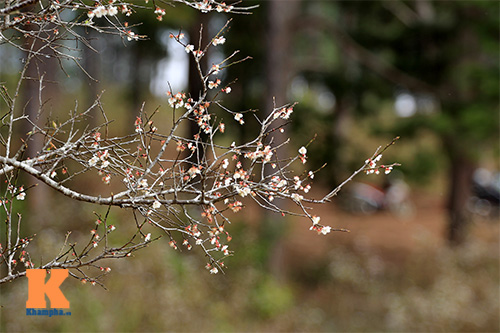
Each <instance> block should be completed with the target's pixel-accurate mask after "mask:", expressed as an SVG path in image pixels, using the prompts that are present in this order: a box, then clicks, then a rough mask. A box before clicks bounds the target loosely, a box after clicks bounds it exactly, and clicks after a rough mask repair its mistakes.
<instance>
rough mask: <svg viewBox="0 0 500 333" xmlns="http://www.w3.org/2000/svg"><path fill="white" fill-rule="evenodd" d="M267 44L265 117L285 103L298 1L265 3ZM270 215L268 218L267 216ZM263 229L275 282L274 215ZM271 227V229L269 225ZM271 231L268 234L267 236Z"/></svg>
mask: <svg viewBox="0 0 500 333" xmlns="http://www.w3.org/2000/svg"><path fill="white" fill-rule="evenodd" d="M267 6H268V8H267V20H268V23H267V24H268V29H267V30H266V31H267V43H266V69H265V70H266V92H267V93H266V94H264V98H265V101H264V108H265V109H264V114H265V116H267V115H269V114H270V113H271V112H272V111H273V108H274V107H275V106H276V107H279V106H282V105H283V104H285V103H286V102H287V88H288V82H289V81H290V79H291V77H292V75H291V65H292V63H291V60H292V57H291V49H292V48H291V44H292V43H291V42H292V33H293V30H292V29H291V23H292V22H293V19H294V18H295V16H296V14H297V10H298V9H299V6H300V1H281V0H270V1H269V2H268V3H267ZM273 136H274V142H275V143H278V142H284V141H285V140H286V135H285V134H281V133H280V132H279V131H276V132H275V134H273ZM283 149H285V147H284V148H282V149H281V151H278V152H276V156H277V158H278V159H281V158H283V157H284V156H285V155H286V154H285V151H283ZM270 214H272V216H271V215H270ZM266 215H267V216H266V217H265V218H264V219H265V221H264V225H263V228H264V229H267V230H266V231H263V232H264V235H267V236H268V237H271V239H270V241H271V244H272V245H271V249H270V256H269V262H268V265H269V269H270V271H271V273H272V274H273V275H274V276H275V277H276V278H278V279H284V277H285V267H284V258H283V257H284V249H283V248H284V244H283V241H282V234H283V223H284V221H282V220H281V219H276V214H275V213H269V212H266ZM270 224H272V225H270ZM270 231H271V232H270Z"/></svg>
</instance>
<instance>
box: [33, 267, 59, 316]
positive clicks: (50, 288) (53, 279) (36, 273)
mask: <svg viewBox="0 0 500 333" xmlns="http://www.w3.org/2000/svg"><path fill="white" fill-rule="evenodd" d="M46 275H47V272H46V271H45V269H27V270H26V276H27V277H28V301H27V302H26V308H32V309H42V308H46V307H47V303H46V302H45V294H47V296H48V297H49V299H50V307H51V308H53V309H54V308H56V309H69V301H68V300H67V299H66V297H64V295H63V293H62V292H61V289H59V287H60V286H61V284H62V283H63V282H64V280H65V279H66V278H67V277H68V270H67V269H52V270H51V271H50V279H49V281H47V283H45V276H46Z"/></svg>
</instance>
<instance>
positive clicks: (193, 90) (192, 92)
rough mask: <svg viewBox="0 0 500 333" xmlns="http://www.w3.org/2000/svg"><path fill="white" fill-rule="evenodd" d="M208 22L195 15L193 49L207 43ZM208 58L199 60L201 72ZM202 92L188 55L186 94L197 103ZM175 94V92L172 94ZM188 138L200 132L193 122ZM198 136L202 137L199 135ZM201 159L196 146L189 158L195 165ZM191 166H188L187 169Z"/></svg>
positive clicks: (201, 153) (191, 35) (192, 59)
mask: <svg viewBox="0 0 500 333" xmlns="http://www.w3.org/2000/svg"><path fill="white" fill-rule="evenodd" d="M209 22H210V16H209V15H207V14H203V13H201V12H197V13H196V19H195V20H194V22H193V24H191V27H190V29H189V42H190V44H192V45H194V47H195V49H198V47H200V48H203V47H204V46H205V45H206V44H207V43H208V42H209V41H210V36H209V32H208V24H209ZM200 27H203V28H202V30H201V34H202V35H201V41H202V45H198V41H199V40H200ZM208 58H209V57H208V56H205V57H202V58H201V60H200V66H201V69H202V70H203V71H206V70H207V68H208ZM202 91H203V84H202V82H201V78H200V73H199V72H198V66H197V64H196V61H195V60H194V57H192V56H191V55H189V73H188V93H189V96H191V98H193V100H195V101H197V100H198V99H199V97H200V94H201V93H202ZM174 93H175V92H174ZM189 132H190V133H189V135H188V137H189V138H193V137H194V136H195V135H196V134H198V133H199V132H200V126H198V124H197V123H195V122H194V121H191V122H190V123H189ZM200 135H203V134H202V133H200ZM202 158H203V147H202V146H201V145H198V147H197V149H196V154H194V155H193V156H192V158H191V161H190V162H192V163H197V161H198V159H202ZM189 167H191V165H189V166H188V168H189Z"/></svg>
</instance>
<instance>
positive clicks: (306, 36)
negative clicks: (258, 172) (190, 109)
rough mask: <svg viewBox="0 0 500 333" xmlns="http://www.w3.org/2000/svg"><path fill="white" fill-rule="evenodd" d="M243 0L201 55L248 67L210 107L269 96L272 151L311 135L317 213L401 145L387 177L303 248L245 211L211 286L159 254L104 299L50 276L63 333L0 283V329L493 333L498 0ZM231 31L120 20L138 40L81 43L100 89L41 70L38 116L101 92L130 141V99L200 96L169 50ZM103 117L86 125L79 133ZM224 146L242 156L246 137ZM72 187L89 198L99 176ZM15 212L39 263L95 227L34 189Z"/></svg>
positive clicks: (359, 189) (175, 256) (162, 250)
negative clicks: (283, 118) (278, 123)
mask: <svg viewBox="0 0 500 333" xmlns="http://www.w3.org/2000/svg"><path fill="white" fill-rule="evenodd" d="M243 3H244V4H248V5H252V4H258V5H259V7H258V8H257V9H255V10H253V13H252V14H251V15H241V16H231V18H232V19H233V20H232V22H231V24H230V30H229V32H228V33H227V34H226V38H227V42H226V43H225V44H224V45H223V47H222V49H223V50H224V52H226V53H225V54H223V53H215V52H213V53H212V54H210V57H209V60H208V62H209V63H207V66H208V65H211V63H210V62H216V61H217V59H221V58H222V57H224V56H227V55H229V54H230V53H231V52H232V51H233V50H235V49H237V50H240V51H241V54H242V55H243V56H247V55H249V56H251V57H252V58H253V59H251V60H248V61H245V62H243V63H241V64H238V65H236V66H232V67H230V68H228V70H227V71H226V72H225V80H226V82H231V81H233V80H235V79H237V81H236V83H235V84H233V85H232V88H233V90H232V92H231V94H229V95H228V96H227V97H225V104H226V105H227V106H228V107H229V108H231V109H233V110H246V109H250V108H251V109H259V110H260V111H259V112H260V113H261V114H262V115H263V114H265V113H266V112H269V111H270V110H271V109H272V107H273V98H274V99H275V103H276V105H278V106H279V105H283V104H286V103H292V102H298V104H297V106H296V107H295V112H294V114H293V116H292V120H293V123H292V125H291V126H292V133H293V134H292V137H293V141H292V144H294V145H296V146H293V147H290V149H293V150H296V149H297V148H298V147H300V146H301V145H303V144H305V143H307V142H308V141H309V140H310V139H311V138H313V137H315V141H314V142H313V144H312V145H310V146H309V148H308V150H309V153H308V155H309V156H310V159H309V161H308V163H312V164H313V165H314V167H312V168H311V169H313V170H314V169H316V168H319V167H321V166H322V165H323V163H325V162H327V163H328V164H327V166H326V167H325V169H324V170H323V171H321V172H320V173H319V174H318V175H317V177H316V179H315V180H316V181H317V183H316V191H317V192H318V195H317V196H318V197H320V196H322V195H324V194H325V193H327V192H328V191H329V190H331V189H332V188H333V187H335V186H336V185H338V184H339V183H340V182H341V181H342V180H344V179H345V178H346V177H348V176H349V175H350V174H351V173H352V171H354V170H355V169H357V168H359V166H361V165H362V163H363V162H364V160H365V159H366V158H367V157H369V156H370V155H371V154H372V153H373V151H374V150H375V149H376V147H377V146H379V145H384V144H386V143H388V142H390V141H391V140H392V138H393V137H395V136H401V139H400V140H399V141H398V143H397V145H395V146H394V147H392V148H391V149H390V150H389V151H388V152H387V154H386V156H384V160H386V161H397V162H399V163H401V164H402V166H401V167H400V168H398V170H397V171H395V172H393V173H391V174H390V175H388V176H385V175H384V176H374V175H370V176H366V175H362V176H359V177H358V178H356V179H355V181H354V182H352V183H351V184H350V186H349V187H347V188H346V189H345V191H343V193H342V194H341V195H340V196H339V197H338V198H334V200H333V202H332V203H331V204H328V205H324V206H320V207H317V208H316V209H317V214H318V215H320V216H321V217H322V221H323V220H324V221H325V224H327V225H332V226H336V227H346V228H349V229H350V230H351V233H350V234H345V233H339V234H332V235H328V236H325V237H323V236H321V237H320V236H317V235H316V234H315V233H313V232H310V231H308V227H309V226H308V225H306V224H304V223H303V222H304V221H300V220H294V219H293V218H287V219H286V221H285V220H284V219H282V218H281V216H275V215H270V214H267V213H265V212H262V211H259V209H258V208H257V207H251V206H250V207H247V210H246V213H245V214H243V215H242V216H240V217H239V218H238V220H237V222H236V223H234V224H233V225H232V226H231V231H232V234H233V238H234V241H233V243H234V244H232V247H233V248H234V250H235V251H236V252H235V256H234V257H232V258H230V259H229V260H227V262H226V264H227V265H228V269H227V271H226V274H225V275H217V276H210V275H209V274H208V271H207V272H205V270H204V269H203V265H204V259H203V257H202V256H201V255H199V254H197V253H196V252H195V253H185V252H183V253H178V252H175V251H173V250H172V249H171V248H170V247H169V246H168V244H167V242H165V241H162V240H160V241H159V242H156V243H153V244H152V245H151V246H150V247H149V248H147V249H145V250H143V251H140V252H138V253H137V254H136V255H135V256H134V258H131V259H129V260H127V261H118V262H110V263H109V265H110V267H111V268H112V272H111V274H110V275H109V276H108V277H107V279H106V281H105V282H106V286H107V288H108V291H104V290H103V289H102V288H100V287H92V286H90V285H81V284H80V283H79V282H78V281H76V280H74V279H68V280H67V281H66V282H65V284H64V286H63V288H62V289H63V292H64V293H65V295H66V297H67V298H68V299H69V300H70V302H71V311H72V316H71V317H66V318H41V317H27V316H25V313H24V309H25V301H26V299H27V281H26V280H19V281H16V282H15V283H13V284H11V285H7V286H4V285H3V286H2V287H1V288H2V289H1V303H2V304H1V305H2V306H3V307H2V309H1V310H0V316H1V326H0V328H1V330H2V331H6V332H13V331H33V330H36V331H40V330H47V331H49V330H50V331H67V330H70V331H75V330H76V331H139V330H141V331H167V330H168V331H170V330H175V331H195V330H196V331H438V330H439V331H448V332H451V331H464V332H465V331H467V332H473V331H476V332H479V331H481V332H493V331H495V332H497V331H498V330H499V329H500V327H499V325H500V324H499V320H500V318H499V297H500V292H499V250H500V249H499V223H498V222H499V221H498V218H499V215H498V188H499V186H500V179H499V174H498V172H499V170H500V165H499V155H500V150H499V122H500V120H499V73H500V72H499V56H500V54H499V33H500V28H499V27H500V22H499V17H500V4H499V2H498V1H430V0H421V1H315V0H308V1H299V0H297V1H284V0H283V1H275V0H268V1H261V2H259V1H244V2H243ZM229 18H230V17H229V16H225V15H223V14H219V13H213V14H202V13H198V12H196V11H194V10H191V9H189V8H185V7H183V6H177V7H175V8H173V7H172V8H170V7H169V8H167V14H166V16H165V17H164V21H163V22H158V21H156V20H155V19H154V17H152V16H151V15H147V16H146V15H145V16H137V17H135V20H137V22H139V21H140V22H142V24H141V25H139V26H138V27H137V30H138V33H139V34H146V35H148V36H149V39H148V40H146V41H139V42H133V43H126V45H123V42H122V41H121V40H119V39H116V38H113V37H112V36H103V35H101V36H97V35H94V34H95V32H90V31H89V35H88V37H89V39H90V40H91V44H92V46H93V47H94V48H95V49H97V50H98V51H99V53H94V52H92V51H91V50H89V49H86V50H85V51H84V52H83V53H82V54H81V56H82V58H83V64H84V67H85V70H86V71H87V72H88V73H90V74H91V75H92V76H93V77H95V78H96V79H97V80H98V82H96V81H93V80H90V79H89V78H88V77H86V76H85V74H84V73H83V72H82V71H81V70H80V69H79V68H77V67H76V66H72V65H71V64H65V68H66V70H67V72H68V74H69V76H66V74H65V73H63V72H62V71H60V69H59V64H58V63H57V62H50V61H45V62H43V64H42V67H43V69H44V70H45V71H46V73H47V75H48V76H49V77H52V79H53V80H54V81H59V82H61V83H60V84H54V85H49V86H48V89H47V98H49V101H48V103H47V105H48V109H49V110H50V113H51V116H52V117H53V118H57V117H64V116H65V115H66V114H67V112H68V111H69V110H71V109H73V108H74V104H75V100H79V104H80V105H82V107H85V106H87V105H90V104H91V103H92V102H93V101H94V99H95V96H96V95H97V94H100V93H101V91H103V90H105V93H104V95H103V106H104V108H105V110H106V112H107V116H108V118H109V119H114V124H113V126H114V131H116V133H117V134H123V133H127V132H130V131H132V130H133V122H134V120H135V117H136V116H137V115H138V112H139V109H140V107H141V104H142V103H143V101H145V103H146V104H145V108H146V109H147V110H149V111H152V110H154V109H155V108H156V107H157V106H158V105H163V107H164V108H167V109H168V103H167V101H166V99H167V95H166V91H167V90H169V84H170V86H171V87H172V90H173V91H174V92H176V91H180V90H183V91H186V92H196V91H198V89H199V88H198V87H197V86H196V83H195V80H192V79H191V77H192V75H193V71H192V69H191V67H192V65H193V64H190V62H189V58H188V56H187V54H186V53H185V52H184V50H183V48H182V47H179V46H178V45H176V43H175V42H174V41H173V40H172V39H169V37H168V36H169V34H170V33H178V31H179V27H182V31H183V32H184V33H185V34H186V36H187V38H188V39H190V40H192V41H197V40H198V37H199V32H200V24H203V26H204V27H205V29H203V34H204V36H203V38H204V40H205V41H208V40H209V38H211V36H213V35H215V33H217V31H218V30H219V29H220V28H221V27H222V26H223V25H224V23H225V22H226V21H227V20H228V19H229ZM130 23H131V24H133V23H134V22H130ZM218 50H219V49H218ZM20 58H22V54H20V53H19V51H17V50H15V49H11V48H9V47H8V46H6V45H1V47H0V75H1V78H0V81H2V82H4V83H6V84H12V83H13V82H14V80H15V78H16V76H17V73H18V71H19V70H20V66H21V64H20ZM210 59H212V60H210ZM30 89H33V87H30V86H29V85H26V87H25V88H24V93H25V94H26V97H25V98H26V101H29V100H30ZM35 89H36V88H35ZM29 105H30V103H28V102H27V112H29V108H30V106H29ZM163 116H164V117H165V119H169V114H168V112H165V114H164V115H163ZM102 120H103V119H101V118H100V116H99V114H98V113H96V115H95V117H94V118H93V119H91V121H92V122H94V124H95V125H96V124H99V123H100V122H102ZM157 122H158V120H157ZM249 122H250V125H251V121H250V119H249ZM242 128H243V127H242ZM227 130H228V133H229V134H230V135H231V136H233V137H234V138H235V139H242V138H245V137H248V136H249V135H250V133H249V131H250V130H251V126H250V129H249V128H248V127H244V131H242V130H241V128H231V127H230V128H228V129H227ZM120 131H121V132H120ZM289 133H290V131H289ZM20 136H21V137H22V134H20ZM34 149H36V147H35V148H34ZM29 181H33V180H29V179H26V182H29ZM319 184H321V186H320V187H318V185H319ZM2 186H4V185H3V181H2ZM77 186H80V187H81V188H86V187H94V186H95V187H99V186H103V187H104V185H102V184H101V183H100V182H99V180H98V179H95V180H92V179H89V181H88V182H85V184H77ZM495 190H496V191H497V192H495ZM481 191H482V192H481ZM485 192H486V194H485ZM495 194H496V199H495ZM495 200H496V201H495ZM21 204H22V205H23V206H22V207H20V208H21V210H22V212H23V219H24V220H25V221H26V222H25V224H24V227H25V228H26V233H27V234H33V233H36V234H37V239H36V240H35V242H34V243H33V244H32V245H30V246H34V247H37V248H38V249H39V252H40V253H48V255H47V257H50V254H52V253H57V251H58V250H59V248H55V247H56V245H57V246H60V244H61V243H62V242H63V241H64V236H65V233H66V232H67V231H68V230H75V231H74V232H73V236H74V237H76V238H77V239H78V237H81V239H82V241H84V240H83V239H87V238H85V237H87V234H88V230H89V229H92V226H93V225H94V220H95V216H94V215H93V214H92V212H93V211H94V210H95V211H97V212H99V213H101V214H102V213H104V211H100V210H99V209H100V208H99V207H94V206H91V205H89V204H82V203H79V202H72V201H71V200H69V199H66V198H64V197H62V196H61V195H60V194H58V193H54V191H50V190H48V189H46V188H44V187H43V186H38V187H37V188H35V189H33V190H32V191H30V193H29V195H28V196H27V200H26V201H25V202H21ZM110 216H111V219H112V221H111V222H110V223H112V224H115V225H117V226H118V228H119V229H118V230H127V226H128V225H130V227H131V228H133V224H134V221H133V219H132V218H131V216H130V215H128V214H125V213H124V212H122V211H120V210H112V211H111V215H110ZM2 219H3V218H2ZM282 230H285V232H284V233H283V232H282ZM115 237H120V236H119V234H117V235H115ZM55 244H56V245H55ZM32 251H33V250H32ZM33 253H34V251H33ZM33 259H34V260H35V262H36V260H37V259H38V260H41V259H43V258H37V259H35V258H33Z"/></svg>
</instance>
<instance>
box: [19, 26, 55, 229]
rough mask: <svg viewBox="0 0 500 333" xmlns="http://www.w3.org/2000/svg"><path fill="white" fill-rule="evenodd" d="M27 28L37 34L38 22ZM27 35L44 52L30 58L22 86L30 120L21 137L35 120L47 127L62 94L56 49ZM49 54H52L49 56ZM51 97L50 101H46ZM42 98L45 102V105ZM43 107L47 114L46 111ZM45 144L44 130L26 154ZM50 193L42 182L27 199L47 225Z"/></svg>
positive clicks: (31, 154) (37, 220)
mask: <svg viewBox="0 0 500 333" xmlns="http://www.w3.org/2000/svg"><path fill="white" fill-rule="evenodd" d="M26 29H27V30H31V31H33V32H34V35H36V32H37V30H38V26H37V25H35V24H29V25H27V26H26ZM25 36H26V37H25V41H24V43H25V47H26V49H27V50H30V49H32V50H33V52H38V53H39V54H40V55H38V56H36V57H33V58H32V59H31V61H30V62H29V64H28V67H27V69H26V73H25V76H26V77H27V79H26V80H24V82H23V84H22V86H21V104H22V105H23V106H24V114H25V115H27V116H28V118H29V120H30V122H28V121H26V122H23V126H22V127H21V128H20V131H21V135H20V136H19V137H20V138H23V137H26V136H27V133H29V132H30V131H32V130H33V124H35V125H36V126H38V127H40V128H44V127H45V125H46V124H45V122H46V119H45V117H46V116H48V115H49V114H50V111H51V110H50V109H51V108H55V109H57V100H58V95H59V94H60V92H59V88H58V86H57V85H56V84H55V83H54V82H57V80H56V76H57V71H58V70H59V64H58V62H57V59H55V58H53V56H54V52H53V51H52V50H50V49H48V48H44V49H43V46H44V43H43V42H41V41H40V40H39V39H37V38H34V37H31V35H28V34H26V35H25ZM45 55H47V56H50V57H46V56H45ZM26 57H28V53H26ZM42 79H43V81H42ZM47 101H49V103H46V102H47ZM40 102H41V103H43V104H44V105H43V106H42V104H41V103H40ZM45 103H46V104H45ZM42 108H43V111H44V114H42ZM44 116H45V117H44ZM43 145H44V137H43V136H42V135H41V134H35V135H33V136H32V137H31V139H30V141H29V143H27V151H25V154H27V155H28V156H29V157H31V158H32V157H34V156H36V155H37V154H38V152H40V151H41V150H42V148H43ZM27 182H28V183H27V184H26V185H28V186H32V185H35V184H37V181H36V179H34V178H31V177H30V178H29V179H28V180H27ZM50 193H51V191H49V189H48V187H47V186H45V185H43V184H42V185H40V186H37V187H35V188H33V190H31V191H30V193H29V194H28V196H27V202H28V206H29V209H30V210H31V211H34V212H37V213H36V214H33V215H31V216H32V218H34V219H35V221H33V222H34V223H37V224H39V225H43V223H44V221H48V220H49V218H50V212H49V211H48V207H49V205H48V203H49V201H50V200H49V199H50V197H51V195H50ZM30 194H31V195H30Z"/></svg>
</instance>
